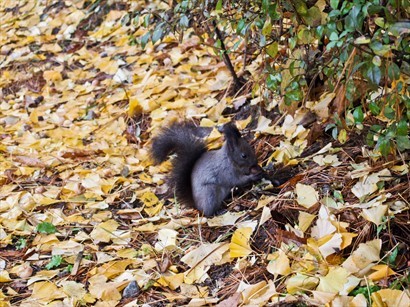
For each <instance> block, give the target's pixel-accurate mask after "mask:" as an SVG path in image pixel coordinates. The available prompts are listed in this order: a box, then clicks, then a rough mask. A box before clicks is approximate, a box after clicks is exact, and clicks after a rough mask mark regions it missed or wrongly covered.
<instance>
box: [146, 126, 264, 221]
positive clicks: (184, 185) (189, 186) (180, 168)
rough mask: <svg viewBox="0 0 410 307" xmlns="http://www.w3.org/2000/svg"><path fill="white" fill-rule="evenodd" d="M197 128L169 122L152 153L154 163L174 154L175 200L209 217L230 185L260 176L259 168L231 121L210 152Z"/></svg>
mask: <svg viewBox="0 0 410 307" xmlns="http://www.w3.org/2000/svg"><path fill="white" fill-rule="evenodd" d="M196 129H200V128H197V127H195V126H193V125H191V124H187V123H174V124H172V125H171V126H170V127H168V128H165V129H163V130H162V131H161V132H160V133H159V135H158V136H157V137H155V138H154V139H153V144H152V149H151V154H152V157H153V159H154V161H155V162H156V163H159V162H162V161H164V160H165V159H166V157H167V156H168V155H169V154H171V153H176V154H177V156H176V157H175V158H174V159H173V160H172V171H171V176H170V184H171V186H172V188H174V190H175V194H176V197H177V199H178V200H179V201H180V202H181V203H184V204H187V205H191V206H194V207H195V208H196V209H198V210H199V211H201V212H203V214H204V215H205V216H211V215H214V214H215V213H216V212H217V211H218V210H219V209H220V206H221V204H222V202H223V200H224V199H225V198H226V197H227V196H228V195H229V193H230V191H231V189H232V188H233V187H235V186H244V185H246V184H249V183H251V182H253V181H255V180H258V179H260V177H261V174H262V169H261V168H260V167H259V166H258V164H257V159H256V156H255V153H254V150H253V149H252V147H251V146H250V145H249V144H248V143H247V142H246V141H245V140H244V139H243V138H242V137H241V134H240V132H239V131H238V129H237V128H236V126H235V125H234V124H232V123H229V124H226V125H225V126H224V127H223V129H222V132H223V133H224V136H225V143H224V145H223V146H222V147H221V148H220V149H218V150H212V151H206V144H205V141H204V140H203V139H201V138H199V137H198V133H197V131H198V130H196Z"/></svg>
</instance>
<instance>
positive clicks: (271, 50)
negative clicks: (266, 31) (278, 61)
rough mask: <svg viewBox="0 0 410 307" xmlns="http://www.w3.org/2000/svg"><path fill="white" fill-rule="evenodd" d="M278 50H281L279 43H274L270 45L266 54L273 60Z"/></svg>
mask: <svg viewBox="0 0 410 307" xmlns="http://www.w3.org/2000/svg"><path fill="white" fill-rule="evenodd" d="M278 48H279V44H278V42H274V43H272V44H270V45H269V46H268V47H267V48H266V53H267V54H268V55H269V56H270V57H271V58H274V57H275V56H276V55H277V54H278Z"/></svg>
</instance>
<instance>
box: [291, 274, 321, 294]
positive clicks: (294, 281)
mask: <svg viewBox="0 0 410 307" xmlns="http://www.w3.org/2000/svg"><path fill="white" fill-rule="evenodd" d="M318 282H319V279H318V278H315V277H309V276H306V275H303V274H300V273H297V274H296V275H294V276H292V277H290V278H289V279H288V280H287V282H286V290H287V291H288V292H289V294H295V293H296V292H298V291H306V290H311V289H314V288H315V287H316V286H317V284H318Z"/></svg>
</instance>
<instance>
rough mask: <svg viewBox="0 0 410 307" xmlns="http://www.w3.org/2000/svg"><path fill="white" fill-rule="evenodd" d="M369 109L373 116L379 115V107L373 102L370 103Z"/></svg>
mask: <svg viewBox="0 0 410 307" xmlns="http://www.w3.org/2000/svg"><path fill="white" fill-rule="evenodd" d="M369 109H370V112H372V114H373V115H379V114H380V107H379V106H378V105H377V103H376V102H374V101H372V102H370V104H369Z"/></svg>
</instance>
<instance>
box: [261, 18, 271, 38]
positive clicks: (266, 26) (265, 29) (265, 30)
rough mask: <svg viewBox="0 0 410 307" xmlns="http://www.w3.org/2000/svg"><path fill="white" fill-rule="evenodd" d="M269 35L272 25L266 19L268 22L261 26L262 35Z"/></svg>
mask: <svg viewBox="0 0 410 307" xmlns="http://www.w3.org/2000/svg"><path fill="white" fill-rule="evenodd" d="M270 34H272V24H271V22H270V20H269V19H268V20H266V22H265V24H264V26H263V29H262V35H264V36H268V35H270Z"/></svg>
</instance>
